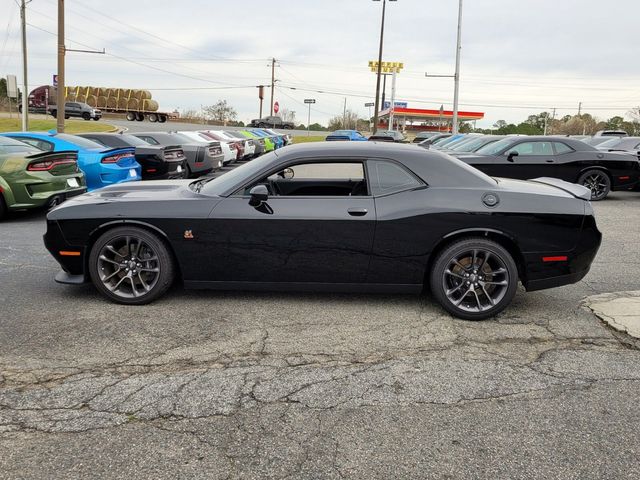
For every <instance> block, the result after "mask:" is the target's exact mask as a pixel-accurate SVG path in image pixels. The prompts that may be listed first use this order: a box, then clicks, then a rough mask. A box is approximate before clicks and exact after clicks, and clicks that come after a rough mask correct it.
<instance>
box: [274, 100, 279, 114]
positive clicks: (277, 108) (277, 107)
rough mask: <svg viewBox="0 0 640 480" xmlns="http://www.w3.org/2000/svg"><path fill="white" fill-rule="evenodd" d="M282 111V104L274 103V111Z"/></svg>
mask: <svg viewBox="0 0 640 480" xmlns="http://www.w3.org/2000/svg"><path fill="white" fill-rule="evenodd" d="M279 111H280V104H279V103H278V102H276V103H274V104H273V113H278V112H279Z"/></svg>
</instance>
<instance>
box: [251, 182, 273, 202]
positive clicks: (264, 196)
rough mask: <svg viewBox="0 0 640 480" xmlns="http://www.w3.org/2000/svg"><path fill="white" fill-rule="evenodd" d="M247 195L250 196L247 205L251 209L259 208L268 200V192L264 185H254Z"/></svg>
mask: <svg viewBox="0 0 640 480" xmlns="http://www.w3.org/2000/svg"><path fill="white" fill-rule="evenodd" d="M249 195H251V198H250V199H249V205H251V206H252V207H259V206H260V205H262V204H263V203H264V202H266V201H267V200H268V199H269V190H268V189H267V187H266V186H264V185H256V186H255V187H253V188H252V189H251V190H249Z"/></svg>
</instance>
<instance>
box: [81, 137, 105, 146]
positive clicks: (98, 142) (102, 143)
mask: <svg viewBox="0 0 640 480" xmlns="http://www.w3.org/2000/svg"><path fill="white" fill-rule="evenodd" d="M85 138H87V139H88V140H91V141H92V142H96V143H97V144H100V145H102V146H103V147H107V146H108V145H107V144H106V143H104V142H103V141H102V140H100V139H98V138H94V137H85Z"/></svg>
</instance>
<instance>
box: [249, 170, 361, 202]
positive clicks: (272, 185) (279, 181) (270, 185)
mask: <svg viewBox="0 0 640 480" xmlns="http://www.w3.org/2000/svg"><path fill="white" fill-rule="evenodd" d="M256 185H265V186H266V187H267V189H268V191H269V195H271V196H276V197H294V196H295V197H300V196H305V197H350V196H366V195H368V188H367V181H366V179H365V174H364V165H363V163H362V162H313V163H311V162H309V163H301V164H293V165H290V166H289V167H286V168H282V167H281V168H280V170H278V171H276V172H273V171H272V172H271V173H270V174H268V175H267V176H266V177H264V178H262V179H261V180H259V181H257V182H253V183H252V184H251V185H249V186H247V188H245V189H244V192H242V193H243V194H244V195H247V194H249V191H250V190H251V188H253V187H254V186H256Z"/></svg>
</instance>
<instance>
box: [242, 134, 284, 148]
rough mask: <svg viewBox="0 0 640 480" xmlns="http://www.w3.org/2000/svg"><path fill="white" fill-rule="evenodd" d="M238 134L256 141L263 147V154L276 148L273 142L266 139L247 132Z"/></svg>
mask: <svg viewBox="0 0 640 480" xmlns="http://www.w3.org/2000/svg"><path fill="white" fill-rule="evenodd" d="M240 133H241V134H242V135H244V136H245V137H247V138H252V139H254V140H257V141H258V142H260V144H261V145H264V153H267V152H273V151H274V150H275V148H276V145H275V143H273V140H271V139H270V138H268V137H261V136H259V135H256V134H255V133H252V132H250V131H248V130H240Z"/></svg>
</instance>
